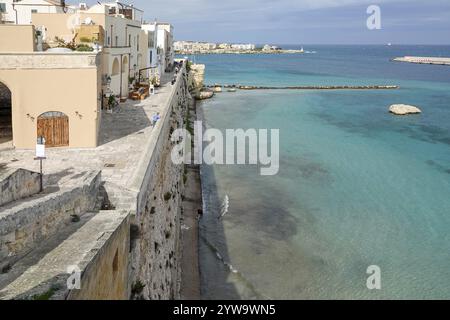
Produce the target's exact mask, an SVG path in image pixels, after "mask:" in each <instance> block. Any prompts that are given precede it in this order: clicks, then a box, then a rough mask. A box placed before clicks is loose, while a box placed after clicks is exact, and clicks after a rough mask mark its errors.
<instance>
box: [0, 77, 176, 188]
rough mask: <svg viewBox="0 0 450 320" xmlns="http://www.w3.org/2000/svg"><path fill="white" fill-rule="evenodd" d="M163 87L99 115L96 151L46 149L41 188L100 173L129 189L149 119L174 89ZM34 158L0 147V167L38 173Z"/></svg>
mask: <svg viewBox="0 0 450 320" xmlns="http://www.w3.org/2000/svg"><path fill="white" fill-rule="evenodd" d="M165 78H167V79H171V78H172V74H166V75H165ZM178 81H180V79H179V80H178ZM163 82H164V81H163ZM164 83H165V84H164V85H162V86H161V87H160V88H158V90H157V91H156V94H155V95H152V96H150V97H149V98H147V99H146V100H143V101H131V100H128V101H127V102H125V103H122V104H120V106H119V107H118V110H116V111H115V112H114V113H112V114H109V113H106V112H105V111H103V112H102V123H101V129H100V135H99V141H100V143H99V146H98V147H97V148H91V149H67V148H52V149H47V150H46V156H47V159H46V160H44V164H43V169H44V184H45V185H60V184H62V183H65V182H67V181H68V180H71V179H73V178H74V177H76V176H78V175H79V174H80V173H81V172H85V171H87V170H102V180H103V181H106V182H111V183H114V184H115V185H117V186H124V187H126V186H129V185H130V184H131V183H132V179H133V176H134V173H135V170H136V166H137V164H138V163H139V160H140V158H141V157H142V156H143V155H144V153H145V152H144V151H145V148H146V147H147V146H148V143H147V142H148V141H149V140H150V139H151V138H152V131H153V127H152V126H151V123H150V118H151V116H152V115H154V114H155V113H157V112H160V113H162V112H163V110H164V109H165V108H167V107H168V106H167V101H168V99H169V98H170V96H171V94H172V92H173V91H174V87H175V86H172V85H171V83H170V82H168V81H165V82H164ZM34 157H35V151H34V150H14V149H11V147H10V145H9V143H4V144H0V167H3V168H5V167H7V168H24V169H28V170H32V171H36V172H38V171H39V162H38V161H35V160H33V159H34Z"/></svg>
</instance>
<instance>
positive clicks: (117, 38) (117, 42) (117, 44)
mask: <svg viewBox="0 0 450 320" xmlns="http://www.w3.org/2000/svg"><path fill="white" fill-rule="evenodd" d="M118 46H119V37H118V36H116V47H118Z"/></svg>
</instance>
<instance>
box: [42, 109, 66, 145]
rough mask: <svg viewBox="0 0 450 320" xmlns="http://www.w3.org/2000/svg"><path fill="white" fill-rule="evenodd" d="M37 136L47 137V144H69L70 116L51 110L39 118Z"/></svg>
mask: <svg viewBox="0 0 450 320" xmlns="http://www.w3.org/2000/svg"><path fill="white" fill-rule="evenodd" d="M37 136H38V137H44V138H45V146H46V147H48V148H52V147H67V146H69V117H68V116H67V115H65V114H64V113H62V112H59V111H49V112H45V113H43V114H41V115H40V116H39V117H38V119H37Z"/></svg>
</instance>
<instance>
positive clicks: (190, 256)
mask: <svg viewBox="0 0 450 320" xmlns="http://www.w3.org/2000/svg"><path fill="white" fill-rule="evenodd" d="M196 108H197V102H196V101H195V99H193V103H192V104H190V105H189V107H188V111H187V112H188V119H189V122H193V121H194V120H196V119H197V111H196ZM186 125H187V126H189V124H186ZM183 179H184V180H185V193H184V197H183V201H182V208H183V221H182V227H181V232H182V246H183V248H182V250H183V254H182V258H181V266H182V267H181V270H182V271H181V286H180V295H181V299H182V300H201V291H200V285H201V284H200V255H199V251H200V250H199V220H198V210H199V209H202V207H203V201H202V197H203V194H202V187H201V176H200V166H199V165H185V167H184V175H183Z"/></svg>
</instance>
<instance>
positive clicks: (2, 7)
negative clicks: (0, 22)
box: [0, 3, 6, 13]
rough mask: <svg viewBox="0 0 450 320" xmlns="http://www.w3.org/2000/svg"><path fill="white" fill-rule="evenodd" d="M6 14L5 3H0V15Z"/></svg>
mask: <svg viewBox="0 0 450 320" xmlns="http://www.w3.org/2000/svg"><path fill="white" fill-rule="evenodd" d="M5 12H6V3H0V13H5Z"/></svg>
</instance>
